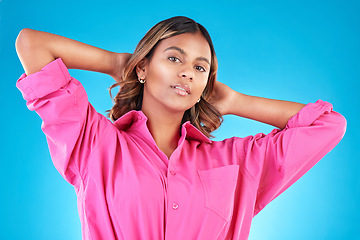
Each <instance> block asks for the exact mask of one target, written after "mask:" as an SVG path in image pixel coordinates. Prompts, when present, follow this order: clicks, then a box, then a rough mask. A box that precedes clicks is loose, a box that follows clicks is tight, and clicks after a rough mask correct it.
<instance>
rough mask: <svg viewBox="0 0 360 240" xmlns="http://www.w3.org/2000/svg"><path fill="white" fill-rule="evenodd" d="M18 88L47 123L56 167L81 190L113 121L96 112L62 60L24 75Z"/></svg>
mask: <svg viewBox="0 0 360 240" xmlns="http://www.w3.org/2000/svg"><path fill="white" fill-rule="evenodd" d="M16 86H17V87H18V89H19V90H20V91H21V92H22V95H23V97H24V99H25V100H26V102H27V103H26V105H27V107H28V108H29V109H30V110H32V111H36V112H37V113H38V114H39V116H40V117H41V119H42V121H43V122H42V126H41V128H42V130H43V132H44V133H45V135H46V138H47V142H48V146H49V150H50V155H51V158H52V161H53V163H54V166H55V167H56V169H57V170H58V171H59V173H60V174H61V175H62V176H63V177H64V178H65V180H66V181H68V182H69V183H70V184H72V185H74V186H75V187H76V186H78V184H79V181H80V180H81V177H82V175H83V174H84V171H85V169H86V167H87V164H88V159H89V156H90V153H91V151H92V149H93V148H94V147H96V145H97V143H98V142H99V139H98V138H97V137H96V136H98V135H100V134H99V132H102V130H101V127H102V126H101V125H104V119H105V120H106V121H107V122H109V121H108V120H107V119H106V118H105V117H104V116H102V115H101V114H98V113H97V112H96V111H95V110H94V109H93V107H92V106H91V104H90V103H89V102H88V98H87V94H86V92H85V90H84V88H83V86H82V85H81V83H80V82H79V81H77V80H76V79H74V78H72V77H71V76H70V74H69V72H68V69H67V68H66V66H65V64H64V63H63V61H62V60H61V59H60V58H58V59H56V60H55V61H53V62H51V63H49V64H48V65H46V66H45V67H44V68H43V69H42V70H41V71H39V72H36V73H33V74H31V75H29V76H27V75H26V74H23V75H21V77H20V78H19V80H18V82H17V84H16ZM101 134H103V133H101Z"/></svg>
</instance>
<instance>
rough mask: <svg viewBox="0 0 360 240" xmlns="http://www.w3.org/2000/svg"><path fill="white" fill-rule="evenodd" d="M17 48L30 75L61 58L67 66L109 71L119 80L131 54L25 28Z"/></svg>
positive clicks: (26, 71) (17, 41) (20, 34)
mask: <svg viewBox="0 0 360 240" xmlns="http://www.w3.org/2000/svg"><path fill="white" fill-rule="evenodd" d="M15 45H16V51H17V53H18V56H19V58H20V61H21V63H22V65H23V67H24V70H25V73H26V74H27V75H30V74H32V73H35V72H37V71H40V70H41V69H42V68H43V67H44V66H45V65H46V64H48V63H50V62H52V61H53V60H55V59H56V58H61V59H62V60H63V62H64V63H65V65H66V66H67V68H73V69H83V70H89V71H95V72H101V73H105V74H109V75H110V76H112V77H114V78H115V79H117V78H118V77H119V76H120V73H119V69H121V68H122V66H123V65H124V64H125V63H126V62H127V59H128V57H129V55H130V54H120V53H115V52H110V51H106V50H104V49H101V48H97V47H94V46H90V45H88V44H85V43H82V42H78V41H76V40H72V39H69V38H66V37H62V36H59V35H55V34H51V33H47V32H42V31H36V30H32V29H28V28H25V29H23V30H21V32H20V33H19V35H18V37H17V39H16V44H15Z"/></svg>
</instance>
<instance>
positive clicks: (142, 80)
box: [138, 72, 146, 83]
mask: <svg viewBox="0 0 360 240" xmlns="http://www.w3.org/2000/svg"><path fill="white" fill-rule="evenodd" d="M138 75H140V72H138ZM141 77H143V78H144V79H141V78H140V77H138V80H139V82H140V83H145V82H146V79H145V75H142V76H141Z"/></svg>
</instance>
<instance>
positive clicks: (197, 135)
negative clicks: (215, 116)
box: [114, 110, 211, 143]
mask: <svg viewBox="0 0 360 240" xmlns="http://www.w3.org/2000/svg"><path fill="white" fill-rule="evenodd" d="M146 121H147V117H146V116H145V114H144V113H143V112H142V111H136V110H132V111H129V112H127V113H126V114H124V115H123V116H121V117H120V118H119V119H117V120H116V121H115V122H114V126H115V127H116V128H117V129H119V130H121V131H127V130H128V129H130V128H131V127H132V126H133V125H135V124H136V125H137V124H140V125H145V127H146V128H147V126H146ZM181 135H185V138H186V139H187V140H196V141H199V142H205V143H211V140H210V139H209V138H208V137H206V136H205V135H204V134H203V133H202V132H200V130H199V129H197V128H196V127H195V126H194V125H192V124H191V123H190V122H189V121H187V122H185V123H184V124H183V125H182V127H181Z"/></svg>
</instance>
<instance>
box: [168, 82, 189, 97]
mask: <svg viewBox="0 0 360 240" xmlns="http://www.w3.org/2000/svg"><path fill="white" fill-rule="evenodd" d="M171 88H174V89H175V90H176V91H177V92H178V93H179V94H180V95H187V94H190V92H191V91H190V87H189V86H188V85H187V84H181V83H179V84H175V85H172V86H171Z"/></svg>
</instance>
